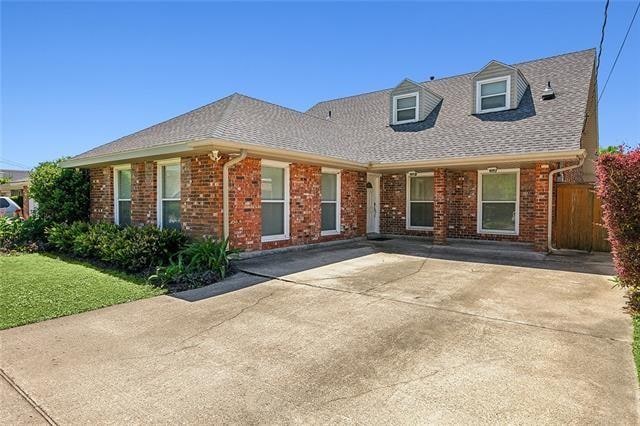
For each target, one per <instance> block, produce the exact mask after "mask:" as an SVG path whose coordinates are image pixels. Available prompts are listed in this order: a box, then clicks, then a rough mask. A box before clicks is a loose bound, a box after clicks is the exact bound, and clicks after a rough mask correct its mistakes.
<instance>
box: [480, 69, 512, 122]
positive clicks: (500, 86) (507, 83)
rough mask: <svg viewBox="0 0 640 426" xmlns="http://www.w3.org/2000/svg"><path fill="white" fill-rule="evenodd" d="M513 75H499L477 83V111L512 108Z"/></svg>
mask: <svg viewBox="0 0 640 426" xmlns="http://www.w3.org/2000/svg"><path fill="white" fill-rule="evenodd" d="M510 93H511V77H510V76H506V77H497V78H492V79H489V80H481V81H478V82H477V83H476V112H477V113H478V114H480V113H484V112H494V111H504V110H506V109H509V108H510V98H511V96H510Z"/></svg>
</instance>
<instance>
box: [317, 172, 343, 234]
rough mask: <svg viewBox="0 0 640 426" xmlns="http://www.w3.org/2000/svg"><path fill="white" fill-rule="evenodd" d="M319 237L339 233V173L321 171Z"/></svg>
mask: <svg viewBox="0 0 640 426" xmlns="http://www.w3.org/2000/svg"><path fill="white" fill-rule="evenodd" d="M320 192H321V203H320V217H321V235H336V234H339V233H340V171H339V170H332V169H325V168H323V169H322V174H321V177H320Z"/></svg>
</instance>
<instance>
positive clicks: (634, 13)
mask: <svg viewBox="0 0 640 426" xmlns="http://www.w3.org/2000/svg"><path fill="white" fill-rule="evenodd" d="M638 9H640V2H638V5H637V6H636V11H635V12H633V17H632V18H631V22H629V28H627V33H626V34H625V35H624V39H623V40H622V44H621V45H620V49H618V54H617V55H616V59H615V60H614V61H613V65H611V69H610V70H609V75H608V76H607V80H606V81H605V82H604V86H602V91H601V92H600V96H599V97H598V102H600V100H601V99H602V95H604V90H605V89H606V88H607V84H608V83H609V79H610V78H611V74H613V70H614V69H615V67H616V64H617V63H618V58H619V57H620V54H621V53H622V49H623V48H624V44H625V43H626V41H627V37H629V33H630V32H631V27H632V26H633V21H635V20H636V15H638Z"/></svg>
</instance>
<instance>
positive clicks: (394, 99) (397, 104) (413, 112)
mask: <svg viewBox="0 0 640 426" xmlns="http://www.w3.org/2000/svg"><path fill="white" fill-rule="evenodd" d="M389 100H390V108H389V112H390V115H391V117H389V118H390V119H389V122H390V123H391V124H392V125H395V124H408V123H415V122H417V121H422V120H424V119H425V118H427V116H428V115H429V114H430V113H431V111H433V109H434V108H435V107H436V106H438V104H439V103H440V102H441V101H442V96H440V95H438V94H436V93H434V92H432V91H431V90H429V89H427V88H426V87H425V86H424V85H422V84H419V83H416V82H414V81H411V80H409V79H404V80H402V81H401V82H400V84H398V85H397V86H396V87H395V88H394V89H393V90H392V91H391V94H390V97H389Z"/></svg>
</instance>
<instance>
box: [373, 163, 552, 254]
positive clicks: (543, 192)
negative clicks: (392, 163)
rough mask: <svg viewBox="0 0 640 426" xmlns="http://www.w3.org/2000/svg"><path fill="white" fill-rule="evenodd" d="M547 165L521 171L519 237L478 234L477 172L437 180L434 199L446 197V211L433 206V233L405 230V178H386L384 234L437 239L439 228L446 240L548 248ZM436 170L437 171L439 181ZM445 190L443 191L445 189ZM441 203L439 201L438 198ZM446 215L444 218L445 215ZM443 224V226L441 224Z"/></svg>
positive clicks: (382, 210)
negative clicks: (484, 241)
mask: <svg viewBox="0 0 640 426" xmlns="http://www.w3.org/2000/svg"><path fill="white" fill-rule="evenodd" d="M549 171H550V167H549V165H548V164H536V166H535V167H530V168H521V169H520V217H519V219H520V232H519V235H499V234H479V233H478V232H477V220H478V172H477V171H476V170H445V171H444V176H445V178H444V182H443V180H442V179H434V186H435V188H434V189H435V196H436V197H438V195H439V194H443V195H444V198H445V204H446V208H445V209H443V208H440V212H439V213H438V212H437V211H438V208H437V205H436V206H434V211H436V217H434V231H416V230H407V229H406V218H407V215H406V175H405V174H404V173H403V174H392V175H383V176H382V183H381V195H380V196H381V208H380V228H381V232H382V233H384V234H395V235H420V236H427V237H434V238H435V237H436V235H434V234H437V232H436V231H437V230H438V228H439V230H440V231H442V228H446V233H445V234H446V238H469V239H483V240H504V241H519V242H527V243H534V245H535V247H536V248H537V249H539V250H544V249H545V248H546V239H547V206H548V204H547V203H548V198H549V197H548V176H549ZM436 172H437V170H436V171H435V172H434V175H435V178H438V173H436ZM443 187H444V188H445V191H442V188H443ZM436 204H438V199H436ZM443 215H444V216H443ZM439 224H440V225H439Z"/></svg>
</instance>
